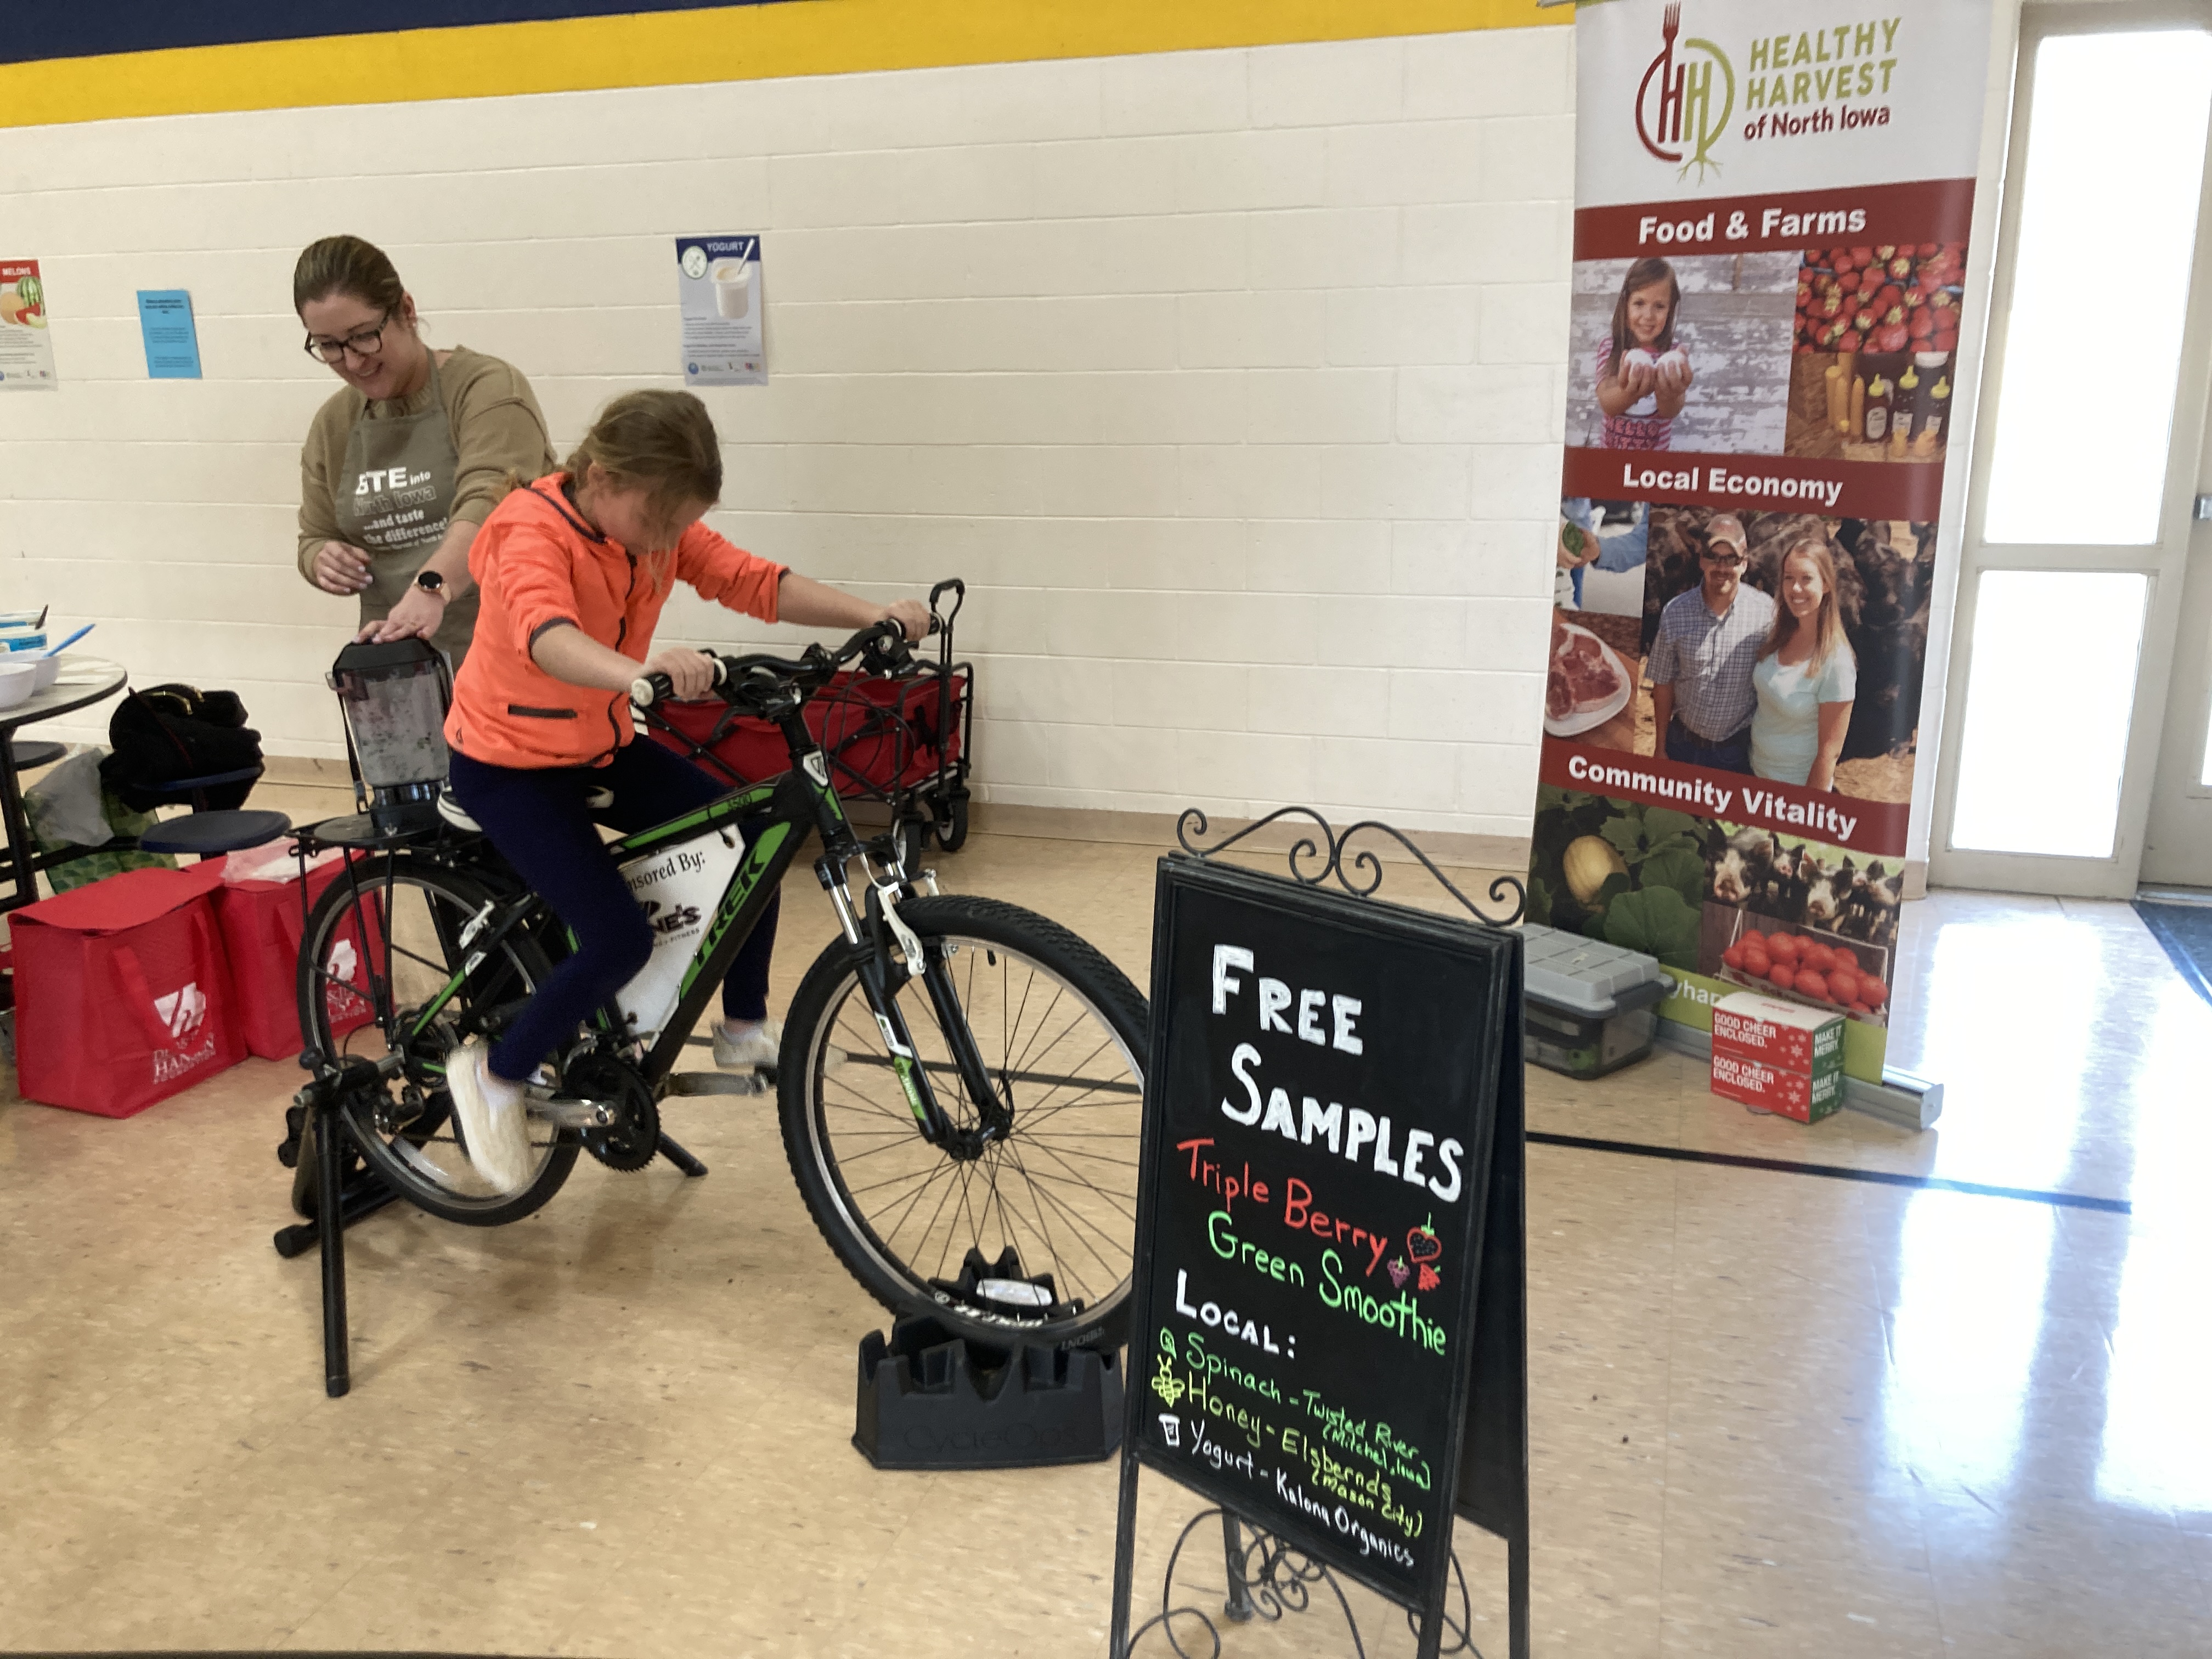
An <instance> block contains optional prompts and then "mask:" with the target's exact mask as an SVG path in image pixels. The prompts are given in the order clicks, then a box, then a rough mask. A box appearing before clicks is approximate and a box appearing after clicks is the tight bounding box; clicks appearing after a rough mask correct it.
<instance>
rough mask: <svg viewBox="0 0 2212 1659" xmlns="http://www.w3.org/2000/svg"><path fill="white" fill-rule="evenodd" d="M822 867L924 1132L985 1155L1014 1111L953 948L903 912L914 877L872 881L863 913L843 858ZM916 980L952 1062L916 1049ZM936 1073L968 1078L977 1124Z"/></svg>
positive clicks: (964, 1154)
mask: <svg viewBox="0 0 2212 1659" xmlns="http://www.w3.org/2000/svg"><path fill="white" fill-rule="evenodd" d="M815 872H816V874H817V876H818V877H819V878H821V882H822V885H823V890H825V891H826V892H828V893H829V897H830V902H831V904H832V905H833V906H834V907H835V908H836V912H837V921H838V924H839V926H840V927H842V928H843V930H844V933H845V938H846V941H847V943H848V944H849V945H851V946H852V947H853V949H854V952H855V955H856V957H857V961H856V963H855V976H856V977H857V978H858V979H859V980H860V988H861V990H862V992H863V993H864V994H866V997H867V1000H868V1012H870V1013H871V1014H872V1015H873V1016H874V1018H875V1022H876V1029H877V1030H878V1031H879V1032H881V1033H882V1035H883V1039H884V1047H885V1048H886V1049H888V1050H889V1052H890V1063H891V1068H892V1071H893V1072H894V1073H895V1074H896V1076H897V1078H898V1080H899V1088H900V1091H901V1092H902V1093H903V1094H904V1095H905V1097H906V1103H907V1107H908V1110H910V1111H911V1112H913V1114H914V1117H915V1125H916V1127H918V1128H919V1129H920V1131H921V1138H922V1139H924V1140H926V1141H927V1142H929V1144H930V1145H932V1146H938V1147H941V1148H943V1149H944V1150H945V1152H949V1153H950V1154H951V1155H952V1156H953V1157H955V1158H976V1157H979V1156H981V1152H982V1150H983V1148H984V1147H985V1146H988V1145H990V1143H991V1142H993V1141H994V1140H1000V1139H1005V1137H1006V1134H1007V1133H1008V1131H1009V1129H1010V1128H1011V1127H1012V1121H1013V1112H1012V1106H1011V1103H1009V1102H1007V1101H1006V1099H1005V1098H1004V1097H1001V1095H1000V1092H999V1090H998V1088H997V1086H996V1085H994V1083H993V1081H992V1078H991V1068H990V1066H989V1065H988V1064H987V1062H986V1061H985V1060H984V1058H983V1054H982V1051H981V1049H979V1048H977V1047H976V1046H975V1033H974V1032H973V1031H972V1030H969V1024H968V1014H967V1011H966V1009H965V1008H963V1006H961V1002H960V993H959V990H958V987H956V986H955V985H954V984H953V982H952V969H951V960H950V953H949V952H948V951H947V950H946V948H945V945H943V944H942V943H939V942H934V941H933V942H932V943H930V944H928V945H924V944H923V943H922V942H921V939H920V937H919V936H918V935H917V934H916V933H915V931H914V930H913V929H912V928H911V927H908V925H907V923H906V920H905V918H904V917H902V916H901V915H899V912H898V907H899V904H900V902H902V900H903V899H907V898H911V897H913V896H914V889H913V886H912V884H911V883H908V882H905V881H888V880H872V881H870V883H869V884H868V888H867V893H866V900H865V909H864V911H863V913H862V914H861V915H854V910H853V906H852V901H851V898H850V896H849V889H848V887H847V884H846V882H845V880H844V873H845V872H844V871H843V870H842V869H841V868H839V867H838V860H835V859H832V858H829V857H827V856H825V857H823V859H821V860H818V861H817V863H816V866H815ZM895 952H896V954H894V953H895ZM909 979H919V980H921V982H922V988H923V990H924V991H925V993H926V994H927V996H928V998H929V1004H930V1011H931V1012H932V1014H933V1016H934V1018H935V1019H936V1023H937V1029H938V1030H939V1033H941V1034H942V1036H944V1039H945V1047H946V1048H947V1049H948V1050H949V1051H950V1053H951V1064H950V1065H949V1066H947V1065H945V1064H944V1063H943V1062H939V1063H938V1064H937V1065H935V1066H932V1065H931V1064H929V1063H928V1062H926V1061H925V1060H922V1058H921V1054H920V1053H919V1052H918V1051H917V1049H916V1048H915V1042H914V1035H913V1032H912V1030H911V1029H910V1028H909V1027H908V1024H907V1021H906V1016H905V1013H904V1012H903V1010H902V1009H901V1007H900V1006H899V1003H898V987H899V985H900V983H901V981H904V980H909ZM933 1071H935V1072H938V1073H951V1074H953V1075H955V1076H957V1078H958V1079H960V1083H961V1086H962V1087H963V1089H964V1090H965V1091H966V1093H967V1096H968V1098H969V1100H971V1101H972V1102H974V1103H975V1124H974V1125H973V1126H972V1127H963V1126H962V1125H960V1124H957V1123H956V1122H954V1121H953V1120H952V1117H951V1114H949V1113H948V1112H946V1110H945V1107H944V1104H943V1103H942V1102H941V1101H940V1100H939V1097H938V1091H937V1085H936V1081H935V1079H933V1077H932V1075H931V1073H932V1072H933Z"/></svg>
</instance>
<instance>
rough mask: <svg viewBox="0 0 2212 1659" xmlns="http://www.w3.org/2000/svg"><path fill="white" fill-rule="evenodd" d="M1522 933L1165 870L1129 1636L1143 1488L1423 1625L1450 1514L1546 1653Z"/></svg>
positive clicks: (1139, 1286)
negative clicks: (1462, 1520)
mask: <svg viewBox="0 0 2212 1659" xmlns="http://www.w3.org/2000/svg"><path fill="white" fill-rule="evenodd" d="M1520 1003H1521V953H1520V939H1519V937H1518V935H1516V934H1514V933H1508V932H1504V931H1502V930H1499V929H1496V928H1491V927H1476V926H1473V925H1470V924H1468V923H1467V922H1463V921H1455V920H1451V919H1447V918H1443V917H1439V916H1437V915H1431V914H1429V913H1427V912H1425V911H1419V910H1413V909H1408V908H1403V907H1401V906H1397V905H1392V904H1385V903H1383V902H1378V901H1376V900H1372V899H1364V898H1353V897H1350V896H1340V895H1338V894H1335V893H1332V892H1326V891H1322V890H1318V889H1316V888H1315V887H1312V886H1309V885H1307V884H1304V883H1301V882H1297V881H1290V880H1285V879H1284V878H1281V877H1279V876H1271V875H1264V874H1259V873H1255V872H1251V871H1248V870H1243V869H1238V868H1236V867H1234V866H1225V865H1218V864H1210V863H1207V862H1206V861H1205V860H1201V859H1195V858H1190V857H1187V856H1183V855H1180V854H1171V855H1170V856H1169V857H1167V858H1164V859H1163V860H1161V861H1160V866H1159V878H1158V894H1157V900H1156V908H1155V911H1154V919H1153V942H1152V1020H1153V1025H1152V1053H1151V1061H1150V1064H1149V1066H1147V1068H1146V1079H1147V1081H1148V1085H1149V1087H1148V1089H1147V1097H1146V1114H1145V1127H1144V1140H1143V1148H1142V1152H1141V1153H1140V1158H1141V1168H1140V1170H1139V1181H1138V1198H1137V1250H1136V1269H1135V1272H1134V1273H1133V1293H1134V1300H1133V1322H1132V1325H1131V1335H1130V1346H1129V1359H1128V1394H1127V1402H1128V1403H1127V1419H1126V1421H1125V1425H1124V1431H1123V1435H1122V1458H1123V1461H1122V1468H1121V1517H1120V1526H1119V1528H1118V1534H1117V1541H1116V1560H1115V1608H1114V1641H1113V1647H1112V1651H1113V1653H1114V1654H1115V1656H1116V1659H1121V1656H1123V1655H1125V1654H1126V1653H1127V1632H1128V1629H1129V1619H1128V1612H1129V1599H1130V1588H1131V1582H1130V1581H1131V1578H1132V1577H1133V1569H1132V1565H1131V1557H1132V1554H1133V1540H1134V1510H1135V1501H1136V1491H1137V1469H1138V1466H1139V1464H1143V1465H1146V1466H1149V1467H1151V1468H1154V1469H1156V1470H1158V1471H1159V1472H1160V1473H1162V1474H1166V1475H1168V1476H1170V1478H1171V1479H1173V1480H1176V1481H1178V1482H1179V1483H1181V1484H1182V1485H1183V1486H1187V1487H1188V1488H1190V1489H1192V1490H1193V1491H1195V1492H1199V1493H1200V1494H1201V1495H1203V1496H1204V1497H1206V1498H1209V1499H1210V1500H1212V1502H1214V1503H1217V1504H1219V1505H1221V1506H1222V1508H1223V1509H1224V1510H1225V1511H1226V1512H1228V1513H1229V1514H1231V1515H1233V1516H1237V1517H1239V1518H1240V1519H1241V1520H1243V1521H1244V1522H1249V1523H1250V1524H1251V1525H1253V1526H1255V1527H1257V1528H1264V1529H1265V1530H1266V1531H1267V1532H1270V1533H1273V1534H1275V1535H1276V1537H1277V1538H1278V1539H1279V1540H1281V1541H1283V1542H1284V1543H1285V1544H1286V1545H1287V1546H1289V1547H1291V1548H1294V1549H1296V1550H1298V1551H1301V1552H1303V1553H1305V1554H1306V1555H1308V1556H1309V1557H1310V1559H1313V1560H1316V1561H1317V1562H1321V1563H1322V1564H1325V1565H1328V1567H1330V1568H1333V1569H1334V1570H1335V1571H1340V1572H1342V1573H1344V1574H1346V1576H1348V1577H1352V1578H1353V1579H1356V1580H1358V1582H1360V1583H1364V1584H1366V1585H1367V1586H1368V1587H1369V1588H1370V1589H1374V1590H1375V1591H1376V1592H1377V1593H1379V1594H1380V1595H1383V1596H1385V1597H1387V1598H1389V1600H1391V1601H1396V1602H1398V1603H1400V1604H1401V1605H1403V1606H1406V1607H1409V1608H1412V1609H1413V1610H1415V1612H1416V1613H1418V1614H1419V1615H1421V1624H1422V1631H1421V1644H1420V1651H1421V1652H1422V1653H1423V1654H1424V1655H1427V1654H1433V1653H1435V1652H1436V1651H1437V1647H1438V1644H1439V1640H1440V1637H1441V1633H1442V1629H1443V1607H1444V1598H1445V1595H1446V1591H1447V1588H1448V1577H1449V1571H1450V1568H1451V1537H1452V1519H1453V1516H1454V1514H1455V1512H1457V1513H1463V1514H1466V1515H1468V1516H1469V1517H1470V1518H1471V1519H1473V1520H1474V1521H1476V1522H1479V1523H1480V1524H1481V1525H1483V1526H1485V1527H1486V1528H1489V1529H1490V1530H1492V1531H1493V1532H1498V1533H1499V1534H1501V1535H1503V1536H1504V1537H1505V1538H1506V1541H1507V1543H1508V1545H1509V1548H1510V1553H1511V1558H1512V1561H1511V1565H1512V1579H1513V1583H1512V1587H1511V1588H1512V1595H1511V1602H1512V1611H1513V1613H1514V1614H1515V1617H1514V1619H1513V1620H1512V1624H1513V1629H1512V1632H1511V1646H1512V1650H1513V1651H1514V1652H1515V1653H1516V1654H1523V1653H1525V1652H1526V1651H1527V1645H1526V1644H1527V1640H1528V1635H1527V1629H1526V1619H1525V1613H1524V1612H1523V1609H1524V1608H1525V1607H1526V1594H1527V1548H1528V1462H1527V1444H1528V1442H1527V1358H1526V1355H1527V1347H1526V1316H1525V1304H1524V1301H1523V1296H1524V1285H1525V1278H1524V1270H1523V1256H1522V1245H1523V1240H1522V1227H1523V1215H1522V1098H1521V1043H1520V1024H1521V1022H1520V1017H1519V1016H1520Z"/></svg>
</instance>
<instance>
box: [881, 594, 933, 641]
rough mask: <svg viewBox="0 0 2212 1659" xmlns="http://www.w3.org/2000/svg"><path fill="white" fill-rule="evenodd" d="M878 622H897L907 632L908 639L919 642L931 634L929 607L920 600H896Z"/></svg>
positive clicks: (886, 606)
mask: <svg viewBox="0 0 2212 1659" xmlns="http://www.w3.org/2000/svg"><path fill="white" fill-rule="evenodd" d="M878 620H879V621H883V622H895V623H897V624H898V625H899V626H900V627H901V628H902V629H904V630H905V631H906V636H907V638H908V639H910V640H918V639H921V638H923V637H925V636H926V635H927V634H928V632H929V607H928V606H927V605H924V604H923V603H922V602H921V600H920V599H894V600H892V601H891V603H890V604H889V605H885V606H884V611H883V615H882V617H879V618H878Z"/></svg>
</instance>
